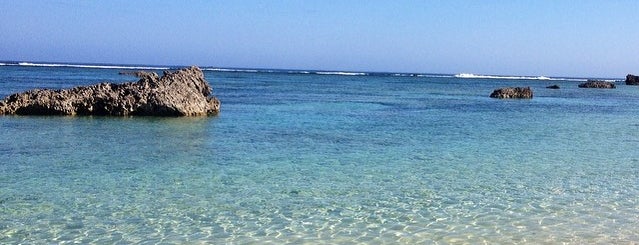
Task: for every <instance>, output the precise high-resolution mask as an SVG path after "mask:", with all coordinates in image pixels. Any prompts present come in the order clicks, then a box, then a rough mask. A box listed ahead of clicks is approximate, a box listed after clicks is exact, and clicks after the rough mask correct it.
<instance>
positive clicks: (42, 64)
mask: <svg viewBox="0 0 639 245" xmlns="http://www.w3.org/2000/svg"><path fill="white" fill-rule="evenodd" d="M18 65H19V66H37V67H73V68H95V69H138V70H167V69H170V68H169V67H156V66H122V65H76V64H46V63H30V62H19V63H18Z"/></svg>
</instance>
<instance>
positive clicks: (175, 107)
mask: <svg viewBox="0 0 639 245" xmlns="http://www.w3.org/2000/svg"><path fill="white" fill-rule="evenodd" d="M140 75H141V77H140V80H139V81H137V82H133V83H123V84H112V83H100V84H95V85H91V86H83V87H75V88H71V89H65V90H48V89H35V90H31V91H27V92H24V93H18V94H13V95H10V96H9V97H7V98H5V99H4V100H2V101H0V114H18V115H110V116H129V115H143V116H204V115H215V114H217V113H218V112H219V111H220V101H219V100H218V99H217V98H215V97H211V96H210V95H211V87H210V85H209V83H208V82H207V81H206V80H205V79H204V74H203V73H202V70H200V68H198V67H195V66H194V67H190V68H185V69H182V70H178V71H176V72H172V73H171V72H165V73H164V75H163V76H162V77H159V76H158V75H157V74H155V73H144V74H141V73H140Z"/></svg>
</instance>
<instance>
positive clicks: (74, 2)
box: [0, 0, 639, 77]
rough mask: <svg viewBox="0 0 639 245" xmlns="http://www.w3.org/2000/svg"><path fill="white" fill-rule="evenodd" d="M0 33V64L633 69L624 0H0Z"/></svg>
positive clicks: (634, 25) (637, 27) (636, 44)
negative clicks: (15, 62) (34, 62)
mask: <svg viewBox="0 0 639 245" xmlns="http://www.w3.org/2000/svg"><path fill="white" fill-rule="evenodd" d="M0 33H1V34H0V60H18V61H56V62H90V63H124V64H156V65H201V66H218V67H246V68H249V67H250V68H291V69H324V70H354V71H393V72H427V73H462V72H464V73H475V74H501V75H546V76H593V77H623V76H625V74H627V73H639V1H636V0H626V1H622V0H599V1H590V0H574V1H562V0H556V1H551V0H548V1H544V0H530V1H523V0H522V1H519V0H503V1H489V0H486V1H479V0H474V1H473V0H468V1H461V0H442V1H435V0H433V1H388V0H381V1H377V0H368V1H364V0H362V1H348V0H341V1H331V0H326V1H315V0H295V1H293V0H291V1H286V0H283V1H276V0H271V1H242V0H232V1H208V0H201V1H161V0H154V1H151V0H135V1H129V0H107V1H80V0H68V1H63V0H57V1H55V0H49V1H47V0H38V1H33V0H0Z"/></svg>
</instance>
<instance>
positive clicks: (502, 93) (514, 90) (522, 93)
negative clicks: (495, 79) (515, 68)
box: [490, 87, 533, 99]
mask: <svg viewBox="0 0 639 245" xmlns="http://www.w3.org/2000/svg"><path fill="white" fill-rule="evenodd" d="M490 97H491V98H497V99H532V97H533V92H532V89H530V87H506V88H499V89H495V90H494V91H493V92H492V93H491V94H490Z"/></svg>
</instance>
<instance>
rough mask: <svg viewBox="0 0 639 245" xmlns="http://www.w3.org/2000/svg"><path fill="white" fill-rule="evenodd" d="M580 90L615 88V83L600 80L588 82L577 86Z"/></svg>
mask: <svg viewBox="0 0 639 245" xmlns="http://www.w3.org/2000/svg"><path fill="white" fill-rule="evenodd" d="M579 87H580V88H615V83H613V82H606V81H601V80H588V81H587V82H585V83H582V84H579Z"/></svg>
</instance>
